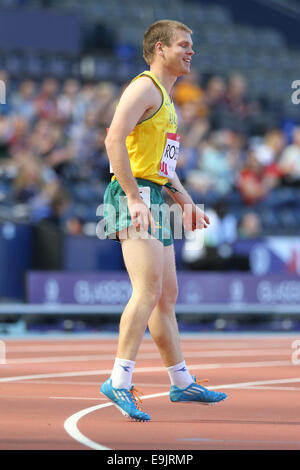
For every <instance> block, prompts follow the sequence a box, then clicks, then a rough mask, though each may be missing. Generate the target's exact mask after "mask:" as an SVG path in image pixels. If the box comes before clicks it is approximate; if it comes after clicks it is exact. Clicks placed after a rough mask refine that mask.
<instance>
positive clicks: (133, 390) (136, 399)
mask: <svg viewBox="0 0 300 470" xmlns="http://www.w3.org/2000/svg"><path fill="white" fill-rule="evenodd" d="M129 393H130V394H131V396H132V398H133V400H134V403H135V405H136V407H137V408H138V409H139V410H140V411H142V410H141V405H140V404H141V403H143V401H142V400H141V398H140V395H143V393H142V392H141V391H139V390H138V389H137V388H135V386H134V385H133V386H132V388H131V389H130V390H129Z"/></svg>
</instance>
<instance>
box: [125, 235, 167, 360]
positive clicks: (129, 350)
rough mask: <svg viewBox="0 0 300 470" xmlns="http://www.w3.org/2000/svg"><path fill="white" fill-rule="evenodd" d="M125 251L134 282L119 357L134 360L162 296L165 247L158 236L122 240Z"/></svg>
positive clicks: (129, 272)
mask: <svg viewBox="0 0 300 470" xmlns="http://www.w3.org/2000/svg"><path fill="white" fill-rule="evenodd" d="M122 252H123V258H124V262H125V266H126V268H127V271H128V274H129V278H130V281H131V284H132V296H131V298H130V300H129V302H128V304H127V305H126V307H125V310H124V311H123V314H122V316H121V321H120V328H119V341H118V349H117V357H119V358H122V359H129V360H131V361H135V359H136V355H137V352H138V349H139V346H140V344H141V342H142V339H143V336H144V333H145V330H146V328H147V323H148V320H149V317H150V315H151V312H152V310H153V309H154V307H155V305H156V304H157V302H158V300H159V299H160V297H161V287H162V278H163V259H164V247H163V245H162V243H161V242H160V241H158V240H156V239H155V238H149V239H138V240H132V239H129V238H128V239H126V240H122Z"/></svg>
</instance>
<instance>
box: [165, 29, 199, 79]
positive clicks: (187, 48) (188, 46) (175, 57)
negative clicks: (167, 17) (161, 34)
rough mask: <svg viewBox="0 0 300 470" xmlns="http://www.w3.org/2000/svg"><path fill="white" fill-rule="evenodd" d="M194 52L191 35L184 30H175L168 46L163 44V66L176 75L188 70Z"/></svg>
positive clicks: (183, 73) (186, 72)
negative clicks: (174, 34)
mask: <svg viewBox="0 0 300 470" xmlns="http://www.w3.org/2000/svg"><path fill="white" fill-rule="evenodd" d="M194 54H195V52H194V51H193V42H192V39H191V35H190V34H189V33H187V32H186V31H182V30H177V31H176V36H175V38H174V39H173V41H172V43H171V44H170V46H163V55H164V59H165V66H166V67H167V68H168V69H169V70H170V71H172V73H174V75H176V76H177V77H180V76H181V75H186V74H188V73H189V72H190V70H191V59H192V56H193V55H194Z"/></svg>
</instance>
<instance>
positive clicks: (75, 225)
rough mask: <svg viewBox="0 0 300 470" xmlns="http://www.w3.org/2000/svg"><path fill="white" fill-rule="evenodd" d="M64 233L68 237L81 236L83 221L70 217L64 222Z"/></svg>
mask: <svg viewBox="0 0 300 470" xmlns="http://www.w3.org/2000/svg"><path fill="white" fill-rule="evenodd" d="M66 232H67V233H68V234H69V235H83V234H84V231H83V220H82V219H80V218H78V217H76V216H73V217H70V218H69V219H68V220H67V222H66Z"/></svg>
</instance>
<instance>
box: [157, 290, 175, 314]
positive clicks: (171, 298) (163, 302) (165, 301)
mask: <svg viewBox="0 0 300 470" xmlns="http://www.w3.org/2000/svg"><path fill="white" fill-rule="evenodd" d="M177 298H178V286H177V283H174V284H173V285H171V286H168V287H165V288H164V287H162V291H161V296H160V298H159V301H158V303H159V305H160V306H161V308H162V309H163V310H166V311H167V310H170V309H172V308H173V307H174V305H175V304H176V301H177Z"/></svg>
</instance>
